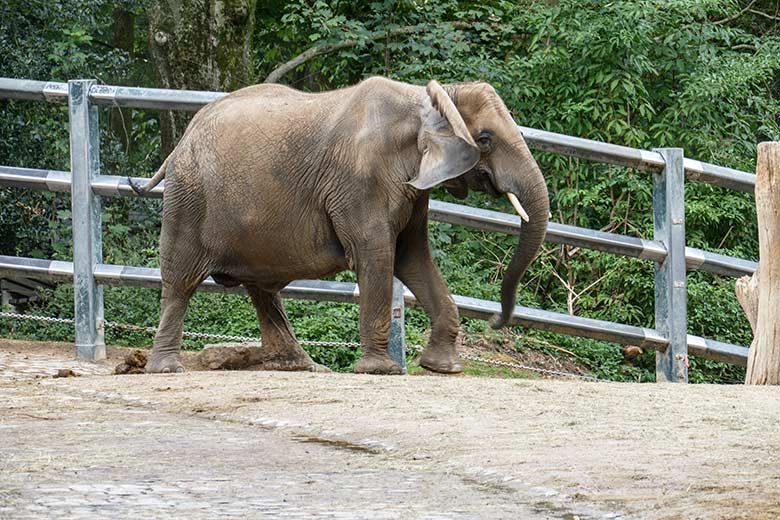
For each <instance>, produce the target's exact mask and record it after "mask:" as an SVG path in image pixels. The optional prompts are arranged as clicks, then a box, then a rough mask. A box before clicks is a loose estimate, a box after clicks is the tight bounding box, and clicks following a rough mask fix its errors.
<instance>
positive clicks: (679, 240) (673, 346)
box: [653, 148, 688, 383]
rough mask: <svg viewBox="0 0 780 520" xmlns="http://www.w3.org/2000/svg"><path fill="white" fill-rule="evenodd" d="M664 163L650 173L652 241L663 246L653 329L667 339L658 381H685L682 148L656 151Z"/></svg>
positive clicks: (657, 358) (658, 358)
mask: <svg viewBox="0 0 780 520" xmlns="http://www.w3.org/2000/svg"><path fill="white" fill-rule="evenodd" d="M656 151H657V152H658V153H660V154H661V155H662V156H663V158H664V160H665V161H666V163H665V166H664V169H663V170H661V171H660V172H658V173H654V174H653V227H654V229H655V239H656V240H660V241H662V242H663V243H664V245H666V259H665V260H664V261H663V262H662V263H656V264H655V327H656V329H657V330H658V331H659V332H660V333H662V334H663V335H664V336H666V337H667V338H669V346H668V348H667V349H666V351H665V352H660V351H656V354H655V377H656V381H658V382H663V381H665V382H673V383H687V382H688V304H687V299H688V293H687V287H686V278H685V277H686V272H685V170H684V168H683V150H682V148H661V149H659V150H656Z"/></svg>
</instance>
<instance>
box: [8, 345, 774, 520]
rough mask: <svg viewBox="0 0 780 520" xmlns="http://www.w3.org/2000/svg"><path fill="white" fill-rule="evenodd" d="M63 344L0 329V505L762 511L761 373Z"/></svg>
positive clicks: (453, 514)
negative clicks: (248, 360)
mask: <svg viewBox="0 0 780 520" xmlns="http://www.w3.org/2000/svg"><path fill="white" fill-rule="evenodd" d="M63 352H64V351H63V350H62V347H58V346H56V345H48V346H38V345H37V344H31V343H24V342H10V341H5V342H0V439H2V442H0V518H5V517H7V518H42V517H67V518H95V517H102V516H106V517H109V516H110V517H114V518H123V517H134V518H147V517H150V518H158V517H161V516H174V515H175V516H184V515H186V516H187V517H188V518H208V517H252V518H257V517H260V518H263V517H269V518H270V517H273V518H282V517H286V518H303V517H309V518H310V517H322V518H429V519H434V518H524V519H526V518H527V519H547V518H563V519H567V520H574V519H576V518H581V519H586V518H590V519H595V518H613V519H615V518H626V519H628V518H642V519H645V518H648V519H679V518H685V519H694V518H701V519H759V520H760V519H775V518H780V471H778V463H779V462H780V460H779V457H778V454H779V453H780V452H779V451H778V450H779V449H780V448H778V446H780V429H779V428H778V427H777V425H778V424H779V423H780V393H779V392H780V389H778V388H776V387H744V386H713V385H688V386H679V385H657V384H644V385H638V384H618V383H588V382H575V381H555V380H520V379H488V378H473V377H471V378H467V377H416V376H407V377H378V376H357V375H349V374H334V373H331V374H319V373H281V372H190V373H186V374H172V375H167V374H166V375H126V376H114V375H108V372H110V370H111V368H112V367H113V364H116V359H114V360H112V361H111V362H109V363H105V364H98V365H91V364H80V363H76V362H74V361H72V360H71V359H69V357H68V355H67V354H65V353H63ZM67 352H69V350H67ZM25 357H26V358H27V359H24V358H25ZM57 368H71V369H72V370H74V371H75V372H77V373H79V374H83V375H81V377H68V378H52V377H51V374H52V373H54V372H56V369H57ZM101 372H102V373H101Z"/></svg>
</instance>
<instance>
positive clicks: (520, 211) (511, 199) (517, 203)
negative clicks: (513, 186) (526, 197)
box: [506, 193, 528, 222]
mask: <svg viewBox="0 0 780 520" xmlns="http://www.w3.org/2000/svg"><path fill="white" fill-rule="evenodd" d="M506 196H507V198H508V199H509V202H511V203H512V206H514V208H515V211H517V214H518V215H520V218H521V219H523V221H524V222H528V213H526V212H525V210H524V209H523V205H522V204H520V200H519V199H518V198H517V195H515V194H514V193H507V194H506Z"/></svg>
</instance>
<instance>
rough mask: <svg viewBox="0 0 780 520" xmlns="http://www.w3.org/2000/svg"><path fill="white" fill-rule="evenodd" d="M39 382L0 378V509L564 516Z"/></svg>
mask: <svg viewBox="0 0 780 520" xmlns="http://www.w3.org/2000/svg"><path fill="white" fill-rule="evenodd" d="M129 377H130V376H128V380H130V379H129ZM46 383H47V382H46V381H22V382H19V381H16V384H15V385H14V386H9V385H8V384H5V385H0V394H2V395H4V396H5V400H4V403H2V404H0V438H2V439H3V442H2V444H1V445H0V518H14V519H16V518H69V519H80V518H114V519H116V518H164V517H174V516H175V517H186V518H239V517H240V518H246V517H249V518H332V519H396V518H421V519H430V520H434V519H444V518H450V519H459V518H528V519H537V518H559V516H557V515H554V516H550V514H549V513H548V512H540V511H535V510H534V509H532V508H529V507H527V506H524V505H522V504H518V503H517V502H516V500H517V499H518V497H517V496H516V495H513V494H511V493H509V494H508V493H505V492H501V490H500V489H499V488H491V487H490V486H483V485H477V484H473V483H469V482H467V481H464V480H463V479H461V478H459V477H457V476H453V475H449V474H447V473H446V472H442V471H441V470H440V469H436V468H430V469H426V468H424V467H423V468H420V467H410V466H409V465H408V464H406V462H405V461H404V460H403V459H396V458H394V457H391V456H387V455H383V454H382V452H375V453H372V452H370V451H368V450H355V449H340V448H338V447H337V445H333V444H331V445H328V443H325V444H320V443H312V442H302V441H301V440H295V439H293V438H290V436H288V435H283V434H280V433H279V431H277V430H272V429H267V428H262V427H257V426H252V425H241V424H235V423H230V422H225V421H219V420H213V419H208V418H200V417H195V416H191V415H189V416H187V415H179V414H170V413H162V412H159V411H156V410H152V409H145V408H141V407H133V406H132V405H128V404H121V403H119V404H118V403H107V402H105V400H94V399H92V398H90V396H89V395H84V397H81V396H79V395H78V394H72V393H69V392H67V391H64V392H63V391H57V392H56V393H52V392H50V391H48V389H49V388H48V387H51V383H49V384H46ZM82 395H83V394H82Z"/></svg>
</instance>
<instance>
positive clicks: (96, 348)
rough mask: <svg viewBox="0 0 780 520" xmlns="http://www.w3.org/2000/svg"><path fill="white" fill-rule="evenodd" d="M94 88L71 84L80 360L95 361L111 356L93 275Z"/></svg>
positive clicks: (96, 232) (97, 251) (96, 204)
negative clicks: (108, 351) (107, 355)
mask: <svg viewBox="0 0 780 520" xmlns="http://www.w3.org/2000/svg"><path fill="white" fill-rule="evenodd" d="M94 84H95V81H94V80H71V81H69V82H68V114H69V118H70V171H71V176H72V178H71V209H72V211H71V218H72V220H73V292H74V313H75V315H74V318H75V324H76V357H78V358H81V359H87V360H91V361H97V360H99V359H105V357H106V345H105V340H104V335H103V334H104V324H103V288H102V287H101V286H99V285H98V284H97V283H96V281H95V276H94V270H95V266H96V265H98V264H100V263H102V261H103V247H102V240H101V229H100V199H99V198H98V197H97V196H96V195H94V194H93V193H92V178H93V177H94V176H95V175H98V174H99V173H100V154H99V147H100V137H99V134H98V112H97V110H98V109H97V107H95V106H92V105H91V104H90V102H89V90H90V88H91V87H92V85H94Z"/></svg>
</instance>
